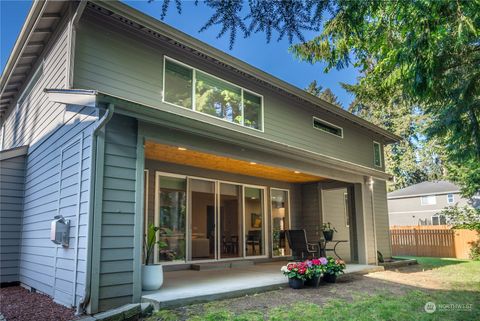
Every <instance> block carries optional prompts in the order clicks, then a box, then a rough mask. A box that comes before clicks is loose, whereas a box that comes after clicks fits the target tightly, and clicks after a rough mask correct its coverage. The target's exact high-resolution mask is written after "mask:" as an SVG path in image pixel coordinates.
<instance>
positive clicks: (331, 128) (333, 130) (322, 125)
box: [313, 117, 343, 138]
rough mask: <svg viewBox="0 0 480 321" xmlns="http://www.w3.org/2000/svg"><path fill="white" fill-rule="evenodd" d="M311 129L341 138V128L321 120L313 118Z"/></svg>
mask: <svg viewBox="0 0 480 321" xmlns="http://www.w3.org/2000/svg"><path fill="white" fill-rule="evenodd" d="M313 128H316V129H319V130H321V131H323V132H326V133H329V134H332V135H335V136H338V137H340V138H343V128H342V127H338V126H336V125H334V124H332V123H329V122H327V121H325V120H323V119H320V118H317V117H313Z"/></svg>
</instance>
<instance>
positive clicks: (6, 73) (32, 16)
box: [0, 0, 47, 92]
mask: <svg viewBox="0 0 480 321" xmlns="http://www.w3.org/2000/svg"><path fill="white" fill-rule="evenodd" d="M46 3H47V1H45V0H41V1H33V3H32V7H31V8H30V11H29V12H28V15H27V18H26V20H25V23H24V24H23V27H22V29H21V30H20V33H19V34H18V37H17V40H16V41H15V45H14V46H13V49H12V51H11V52H10V56H9V58H8V60H7V63H6V64H5V68H4V69H3V73H2V76H1V77H0V91H1V92H3V89H4V87H5V84H6V82H7V80H8V78H10V75H11V73H12V71H13V69H14V67H15V65H16V63H17V61H18V57H19V56H20V54H21V53H22V51H23V48H24V46H25V43H26V42H27V40H28V38H29V37H30V35H31V31H32V29H33V28H34V27H35V24H36V22H37V20H38V18H39V17H40V16H41V15H42V13H43V10H44V8H45V6H46Z"/></svg>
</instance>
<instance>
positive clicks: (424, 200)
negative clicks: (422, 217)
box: [420, 195, 437, 205]
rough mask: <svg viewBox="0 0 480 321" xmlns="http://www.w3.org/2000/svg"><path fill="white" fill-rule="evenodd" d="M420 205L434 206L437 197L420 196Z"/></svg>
mask: <svg viewBox="0 0 480 321" xmlns="http://www.w3.org/2000/svg"><path fill="white" fill-rule="evenodd" d="M420 204H422V205H435V204H437V197H436V196H435V195H427V196H422V197H421V198H420Z"/></svg>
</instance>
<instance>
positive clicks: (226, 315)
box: [147, 258, 480, 321]
mask: <svg viewBox="0 0 480 321" xmlns="http://www.w3.org/2000/svg"><path fill="white" fill-rule="evenodd" d="M417 260H418V262H419V265H418V266H412V267H408V268H403V269H400V270H399V271H392V272H388V273H387V272H380V273H384V274H382V275H384V276H382V278H383V277H385V278H383V280H386V282H390V281H389V279H388V277H389V276H390V277H392V280H397V281H396V282H393V281H392V283H391V287H398V288H401V289H402V291H403V292H401V293H402V294H398V295H393V294H392V292H388V288H389V285H388V283H387V285H385V286H384V288H383V289H382V287H381V286H379V289H378V291H374V292H373V293H372V291H371V289H370V291H368V292H367V293H365V292H363V291H356V292H355V293H351V299H336V298H335V297H336V295H333V294H332V295H331V299H330V300H328V301H327V302H326V303H325V304H323V305H319V304H314V303H309V302H296V303H293V304H288V302H285V304H282V305H277V306H272V307H266V308H264V309H261V310H260V309H245V310H241V311H238V309H236V312H232V310H234V309H229V306H233V305H234V303H235V302H234V301H229V300H226V301H217V302H212V303H208V304H203V305H201V306H202V307H201V309H198V308H192V309H191V310H190V308H184V309H176V310H163V311H160V312H158V313H157V314H155V315H154V316H152V317H151V318H149V319H147V320H148V321H161V320H162V321H163V320H165V321H167V320H168V321H170V320H172V321H173V320H193V321H200V320H206V321H209V320H211V321H214V320H215V321H216V320H219V321H220V320H238V321H247V320H248V321H250V320H251V321H254V320H255V321H256V320H271V321H284V320H285V321H290V320H291V321H303V320H305V321H307V320H308V321H315V320H319V321H320V320H329V321H335V320H365V321H367V320H368V321H370V320H399V321H400V320H402V321H403V320H480V262H478V261H476V262H475V261H466V260H455V259H439V258H417ZM399 273H401V274H399ZM398 278H410V279H415V280H417V279H418V281H419V282H420V284H424V285H425V286H424V287H422V286H411V285H402V284H398ZM364 279H367V281H366V282H375V281H374V280H372V281H369V280H368V278H364ZM430 281H431V282H432V284H434V285H435V286H429V283H430ZM352 282H365V280H362V281H355V280H354V281H352ZM430 285H431V284H430ZM334 287H335V292H336V293H340V292H341V291H342V284H341V283H338V284H335V285H334ZM283 291H288V290H283ZM299 291H304V290H299ZM291 292H292V291H291ZM335 292H332V293H335ZM272 293H275V292H272ZM297 293H298V292H297ZM318 293H319V294H318V295H325V293H324V292H320V290H319V292H318ZM272 295H273V294H272ZM283 295H284V294H283ZM292 295H294V294H292ZM315 295H316V294H315ZM252 299H253V300H255V298H252ZM426 302H434V303H435V304H436V307H437V310H436V311H435V312H433V313H431V314H429V313H426V312H425V310H424V306H425V303H426ZM455 305H457V306H455ZM458 305H461V306H458Z"/></svg>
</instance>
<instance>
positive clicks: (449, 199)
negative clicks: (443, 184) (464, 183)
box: [447, 194, 455, 204]
mask: <svg viewBox="0 0 480 321" xmlns="http://www.w3.org/2000/svg"><path fill="white" fill-rule="evenodd" d="M454 202H455V196H453V194H447V203H448V204H453V203H454Z"/></svg>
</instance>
